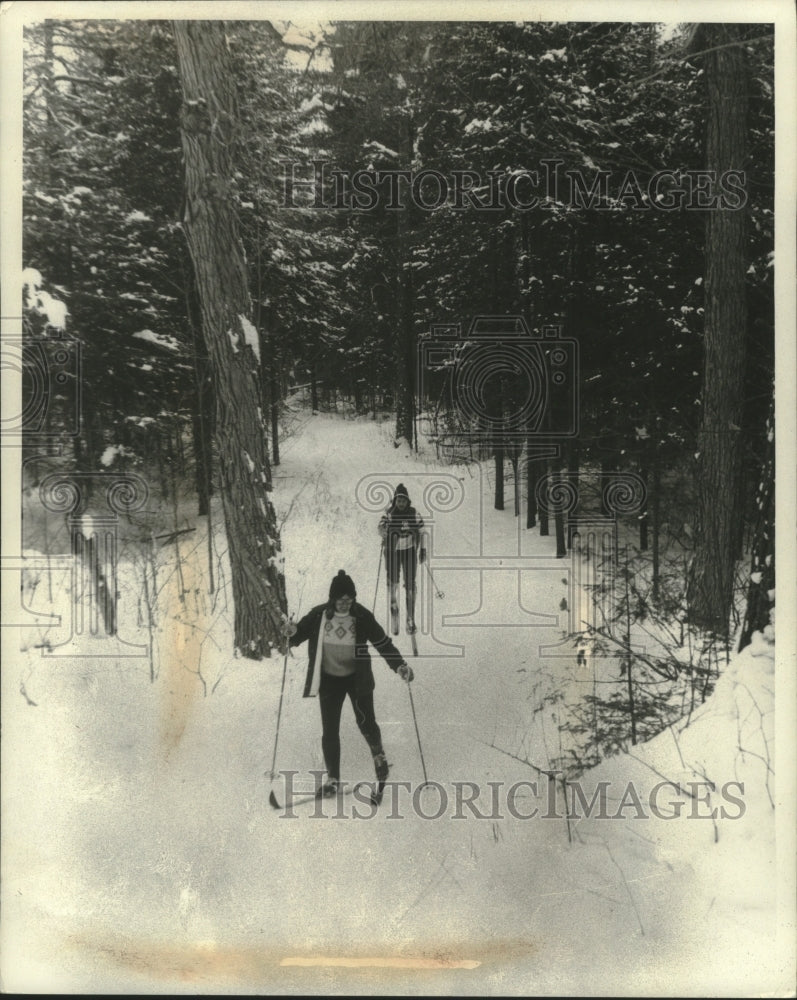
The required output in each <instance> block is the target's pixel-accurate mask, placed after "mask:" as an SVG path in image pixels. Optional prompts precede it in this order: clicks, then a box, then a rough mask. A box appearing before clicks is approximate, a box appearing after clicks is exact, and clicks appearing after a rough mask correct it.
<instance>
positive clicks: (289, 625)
mask: <svg viewBox="0 0 797 1000" xmlns="http://www.w3.org/2000/svg"><path fill="white" fill-rule="evenodd" d="M280 631H281V632H282V634H283V635H287V636H288V638H290V637H291V636H292V635H296V631H297V629H296V625H295V623H294V622H292V621H291V619H290V618H286V619H285V621H284V622H283V623H282V628H281V629H280Z"/></svg>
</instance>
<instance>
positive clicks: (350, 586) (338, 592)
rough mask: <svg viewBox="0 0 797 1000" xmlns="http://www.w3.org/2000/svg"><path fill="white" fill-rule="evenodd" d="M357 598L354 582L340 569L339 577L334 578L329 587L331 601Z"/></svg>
mask: <svg viewBox="0 0 797 1000" xmlns="http://www.w3.org/2000/svg"><path fill="white" fill-rule="evenodd" d="M356 596H357V588H356V587H355V586H354V580H352V578H351V577H350V576H347V575H346V571H345V570H342V569H339V570H338V575H337V576H335V577H333V578H332V583H330V585H329V599H330V601H337V600H338V598H339V597H356Z"/></svg>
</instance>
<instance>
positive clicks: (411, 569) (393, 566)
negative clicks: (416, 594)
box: [386, 545, 417, 591]
mask: <svg viewBox="0 0 797 1000" xmlns="http://www.w3.org/2000/svg"><path fill="white" fill-rule="evenodd" d="M416 559H417V553H416V551H415V546H414V545H412V546H411V547H410V548H408V549H392V550H391V551H389V552H388V554H387V560H386V562H387V580H388V583H390V584H392V585H393V586H396V585H397V584H398V582H399V574H400V575H401V576H403V577H404V587H405V589H406V590H408V591H414V590H415V569H416Z"/></svg>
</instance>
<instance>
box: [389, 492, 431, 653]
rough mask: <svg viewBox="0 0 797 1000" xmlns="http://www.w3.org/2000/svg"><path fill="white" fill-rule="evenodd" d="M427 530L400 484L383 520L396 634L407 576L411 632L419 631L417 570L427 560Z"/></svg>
mask: <svg viewBox="0 0 797 1000" xmlns="http://www.w3.org/2000/svg"><path fill="white" fill-rule="evenodd" d="M423 530H424V523H423V518H422V517H421V516H420V514H419V513H418V512H417V510H416V509H415V508H414V507H413V506H412V504H411V503H410V497H409V493H408V492H407V488H406V486H405V485H404V484H403V483H399V484H398V486H397V487H396V492H395V493H394V494H393V499H392V501H391V503H390V506H389V507H388V508H387V510H386V511H385V513H384V514H383V515H382V517H381V519H380V521H379V534H380V536H381V537H382V547H383V550H384V554H385V567H386V569H387V582H388V587H389V592H390V628H391V631H392V632H393V635H398V630H399V606H398V587H399V579H400V577H401V576H403V578H404V590H405V592H406V608H407V632H409V633H411V634H412V633H414V632H415V630H416V625H415V593H416V588H415V579H416V570H417V564H418V561H420V562H424V560H425V559H426V548H425V547H424V542H423Z"/></svg>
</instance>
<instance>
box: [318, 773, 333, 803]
mask: <svg viewBox="0 0 797 1000" xmlns="http://www.w3.org/2000/svg"><path fill="white" fill-rule="evenodd" d="M337 794H338V779H337V778H328V779H327V780H326V781H325V782H324V783H323V785H321V786H319V788H318V791H317V792H316V793H315V797H316V798H317V799H331V798H332V797H333V796H335V795H337Z"/></svg>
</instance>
